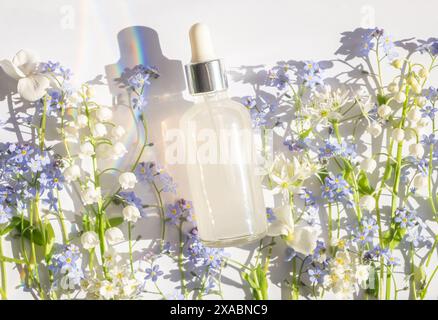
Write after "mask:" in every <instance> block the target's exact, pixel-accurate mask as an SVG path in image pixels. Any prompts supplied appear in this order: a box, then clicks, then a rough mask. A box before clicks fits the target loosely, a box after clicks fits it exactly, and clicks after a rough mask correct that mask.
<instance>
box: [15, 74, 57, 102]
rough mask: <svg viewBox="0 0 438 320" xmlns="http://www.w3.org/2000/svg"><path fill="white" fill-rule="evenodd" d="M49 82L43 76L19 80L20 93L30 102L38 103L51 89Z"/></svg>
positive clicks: (32, 76) (18, 88)
mask: <svg viewBox="0 0 438 320" xmlns="http://www.w3.org/2000/svg"><path fill="white" fill-rule="evenodd" d="M49 83H50V82H49V80H48V79H47V78H46V77H45V76H42V75H38V74H36V75H31V76H29V77H27V78H22V79H20V80H18V87H17V90H18V93H19V94H20V96H21V97H22V98H23V99H25V100H28V101H36V100H38V99H41V98H42V97H43V96H44V95H45V94H46V89H47V88H48V87H49Z"/></svg>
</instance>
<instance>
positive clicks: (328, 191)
mask: <svg viewBox="0 0 438 320" xmlns="http://www.w3.org/2000/svg"><path fill="white" fill-rule="evenodd" d="M352 194H353V192H352V190H351V188H350V185H349V184H348V182H347V181H345V180H344V178H343V177H342V174H338V175H337V176H334V175H332V174H330V175H329V176H327V177H326V178H325V179H324V185H323V186H322V194H321V195H322V197H323V198H325V199H327V200H328V202H330V203H333V202H343V203H345V205H346V206H347V208H351V207H352V206H353V202H352V200H351V197H352Z"/></svg>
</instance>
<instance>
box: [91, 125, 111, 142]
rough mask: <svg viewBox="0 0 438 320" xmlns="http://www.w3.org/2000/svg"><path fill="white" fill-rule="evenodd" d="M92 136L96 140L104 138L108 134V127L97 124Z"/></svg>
mask: <svg viewBox="0 0 438 320" xmlns="http://www.w3.org/2000/svg"><path fill="white" fill-rule="evenodd" d="M91 134H92V135H93V136H94V137H96V138H101V137H104V136H105V135H106V134H107V130H106V127H105V125H104V124H103V123H100V122H98V123H96V124H95V125H94V127H93V128H92V130H91Z"/></svg>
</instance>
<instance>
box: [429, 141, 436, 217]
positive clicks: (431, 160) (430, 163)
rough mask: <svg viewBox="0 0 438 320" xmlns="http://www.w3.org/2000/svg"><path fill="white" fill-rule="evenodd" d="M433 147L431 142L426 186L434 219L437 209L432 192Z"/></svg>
mask: <svg viewBox="0 0 438 320" xmlns="http://www.w3.org/2000/svg"><path fill="white" fill-rule="evenodd" d="M433 149H434V144H433V143H431V144H430V149H429V170H428V186H427V187H428V191H429V202H430V206H431V207H432V211H433V214H434V215H435V219H436V217H437V211H436V207H435V201H434V196H433V194H432V172H433Z"/></svg>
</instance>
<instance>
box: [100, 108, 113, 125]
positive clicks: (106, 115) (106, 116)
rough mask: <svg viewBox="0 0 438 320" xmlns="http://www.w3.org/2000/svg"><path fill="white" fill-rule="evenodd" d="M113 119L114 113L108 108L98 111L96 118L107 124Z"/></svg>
mask: <svg viewBox="0 0 438 320" xmlns="http://www.w3.org/2000/svg"><path fill="white" fill-rule="evenodd" d="M112 117H113V112H112V110H111V109H110V108H107V107H100V108H99V109H97V111H96V118H97V119H98V120H99V121H101V122H106V121H109V120H111V118H112Z"/></svg>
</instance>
